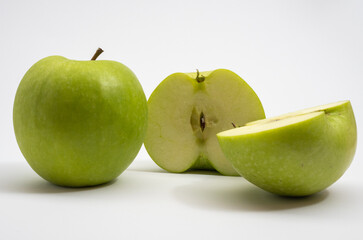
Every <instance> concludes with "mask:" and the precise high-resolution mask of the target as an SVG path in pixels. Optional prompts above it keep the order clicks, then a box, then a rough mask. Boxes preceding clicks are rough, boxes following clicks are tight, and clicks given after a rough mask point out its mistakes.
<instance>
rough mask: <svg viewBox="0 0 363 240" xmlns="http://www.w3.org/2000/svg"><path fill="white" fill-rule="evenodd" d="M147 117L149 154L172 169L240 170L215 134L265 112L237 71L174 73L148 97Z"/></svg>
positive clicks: (175, 170) (228, 172)
mask: <svg viewBox="0 0 363 240" xmlns="http://www.w3.org/2000/svg"><path fill="white" fill-rule="evenodd" d="M148 107H149V118H148V119H149V120H148V130H147V133H146V138H145V141H144V144H145V148H146V150H147V151H148V153H149V155H150V156H151V158H152V159H153V160H154V161H155V163H156V164H158V165H159V166H160V167H161V168H163V169H165V170H167V171H170V172H184V171H186V170H188V169H210V170H211V169H215V170H217V171H218V172H220V173H222V174H224V175H238V173H237V172H236V171H235V170H234V169H233V167H232V165H231V163H230V162H229V161H228V160H227V159H226V158H225V156H224V155H223V153H222V151H221V149H220V147H219V144H218V141H217V137H216V134H217V133H218V132H221V131H224V130H227V129H230V128H232V125H231V123H232V122H233V123H235V124H238V125H243V124H245V123H247V122H250V121H254V120H257V119H262V118H264V117H265V114H264V110H263V107H262V104H261V102H260V100H259V98H258V97H257V95H256V93H255V92H254V91H253V90H252V89H251V87H250V86H249V85H248V84H247V83H246V82H245V81H244V80H243V79H242V78H240V77H239V76H238V75H237V74H235V73H233V72H231V71H229V70H225V69H218V70H215V71H210V72H201V73H199V72H197V73H175V74H172V75H170V76H168V77H167V78H166V79H165V80H164V81H163V82H162V83H161V84H160V85H159V86H158V87H157V88H156V89H155V91H154V92H153V93H152V95H151V96H150V98H149V100H148Z"/></svg>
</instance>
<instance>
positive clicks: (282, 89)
mask: <svg viewBox="0 0 363 240" xmlns="http://www.w3.org/2000/svg"><path fill="white" fill-rule="evenodd" d="M362 43H363V2H362V1H321V0H316V1H313V0H311V1H241V0H236V1H229V0H223V1H213V0H209V1H197V0H191V1H190V0H183V1H161V0H153V1H146V0H145V1H138V0H133V1H106V0H103V1H93V0H87V1H86V0H84V1H76V0H72V1H69V0H62V1H47V0H44V1H39V0H37V1H25V0H24V1H17V0H12V1H5V0H0V82H1V88H0V97H1V99H0V107H1V110H0V113H1V119H0V121H1V122H0V239H4V240H5V239H6V240H8V239H228V238H236V239H257V238H260V239H262V237H264V238H265V239H341V238H344V239H363V233H362V226H363V176H362V172H363V163H362V161H361V160H362V157H363V156H362V154H363V153H362V149H361V146H362V144H361V142H360V141H359V142H358V147H357V152H356V156H355V159H354V160H353V163H352V165H351V167H350V168H349V169H348V171H347V172H346V173H345V175H344V176H343V177H342V178H341V179H340V180H339V181H338V182H337V183H335V184H334V185H333V186H331V187H330V188H329V189H328V190H325V191H323V192H321V193H320V194H317V195H314V196H312V197H308V198H302V199H286V198H280V197H276V196H274V195H272V194H269V193H266V192H264V191H262V190H260V189H258V188H257V187H254V186H253V185H251V184H249V183H248V182H246V181H244V180H243V179H242V178H239V177H224V176H219V175H215V174H212V173H210V174H205V173H204V174H201V173H198V172H196V173H191V174H170V173H167V172H165V171H163V170H161V169H159V168H158V167H157V166H156V165H155V164H154V162H153V161H152V160H151V159H150V158H149V156H148V155H147V153H146V151H145V150H144V149H142V150H141V151H140V153H139V155H138V157H137V158H136V159H135V161H134V163H133V164H132V165H131V166H130V168H129V169H128V170H126V171H125V172H124V173H123V174H122V175H121V176H120V177H119V178H118V180H116V181H114V182H112V183H110V184H107V185H104V186H101V187H95V188H85V189H67V188H60V187H57V186H54V185H52V184H49V183H47V182H45V181H44V180H42V179H41V178H40V177H38V175H36V173H35V172H33V171H32V170H31V168H30V167H29V166H28V164H27V163H26V161H25V159H24V158H23V156H22V155H21V153H20V151H19V149H18V146H17V143H16V140H15V136H14V133H13V128H12V104H13V100H14V96H15V92H16V88H17V86H18V84H19V82H20V80H21V78H22V76H23V75H24V74H25V72H26V71H27V69H29V68H30V66H31V65H32V64H34V63H35V62H36V61H38V60H39V59H41V58H43V57H46V56H49V55H62V56H65V57H68V58H71V59H82V60H84V59H90V58H91V56H92V55H93V53H94V51H95V50H96V49H97V47H102V48H103V49H104V50H105V52H104V53H103V54H102V55H101V56H100V57H99V59H110V60H116V61H120V62H122V63H124V64H125V65H127V66H128V67H130V68H131V69H132V70H133V71H134V72H135V73H136V75H137V76H138V78H139V80H140V82H141V84H142V85H143V87H144V90H145V93H146V95H147V97H148V96H150V94H151V92H152V91H153V89H154V88H155V87H156V86H157V85H158V84H159V83H160V82H161V80H163V79H164V78H165V77H166V76H168V75H169V74H171V73H174V72H192V71H195V69H196V68H198V69H199V70H200V71H205V70H212V69H216V68H227V69H231V70H233V71H234V72H236V73H237V74H239V75H240V76H242V77H243V78H244V79H245V80H246V81H247V82H248V83H249V84H250V85H251V87H252V88H253V89H254V90H255V91H256V93H257V94H258V95H259V97H260V99H261V101H262V103H263V105H264V107H265V111H266V115H267V116H274V115H278V114H282V113H286V112H290V111H295V110H299V109H301V108H305V107H312V106H316V105H321V104H325V103H330V102H335V101H339V100H345V99H349V100H351V102H352V105H353V108H354V111H355V115H356V120H357V125H358V131H359V132H358V137H359V136H362V133H363V132H362V128H361V127H362V126H363V112H362V109H363V91H362V80H363V79H362V76H363V44H362Z"/></svg>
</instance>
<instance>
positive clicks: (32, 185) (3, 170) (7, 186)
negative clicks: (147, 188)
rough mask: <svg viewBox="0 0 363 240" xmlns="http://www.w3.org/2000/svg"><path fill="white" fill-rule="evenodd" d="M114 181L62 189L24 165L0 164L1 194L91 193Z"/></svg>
mask: <svg viewBox="0 0 363 240" xmlns="http://www.w3.org/2000/svg"><path fill="white" fill-rule="evenodd" d="M116 181H117V179H116V180H113V181H111V182H108V183H105V184H101V185H97V186H92V187H80V188H69V187H62V186H58V185H55V184H52V183H50V182H48V181H46V180H44V179H42V178H41V177H40V176H38V175H37V174H36V173H35V172H34V171H33V170H32V169H31V168H30V166H29V165H27V164H26V163H21V162H13V163H11V162H8V163H4V162H2V163H0V191H2V192H12V193H30V194H31V193H33V194H34V193H37V194H51V193H71V192H81V191H92V190H96V189H99V188H103V187H106V186H109V185H112V184H114V183H115V182H116Z"/></svg>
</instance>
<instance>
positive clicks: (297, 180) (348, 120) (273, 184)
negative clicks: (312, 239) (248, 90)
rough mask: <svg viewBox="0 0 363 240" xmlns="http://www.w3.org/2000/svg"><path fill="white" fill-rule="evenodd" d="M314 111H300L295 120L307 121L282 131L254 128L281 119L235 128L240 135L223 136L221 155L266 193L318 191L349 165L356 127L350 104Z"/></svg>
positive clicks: (226, 133) (293, 124) (341, 173)
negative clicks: (255, 129)
mask: <svg viewBox="0 0 363 240" xmlns="http://www.w3.org/2000/svg"><path fill="white" fill-rule="evenodd" d="M311 110H312V111H311V113H309V110H308V111H301V112H300V113H301V114H302V116H298V117H297V118H305V119H304V120H302V121H295V122H293V123H291V124H286V125H284V126H281V127H276V128H269V127H265V128H263V130H257V131H254V130H253V128H256V127H257V128H259V127H261V124H267V125H268V124H273V123H272V122H274V121H279V118H278V117H277V118H273V119H272V120H269V119H265V120H261V121H256V122H252V123H250V124H248V125H249V126H246V127H241V128H240V129H235V131H240V132H241V134H238V133H236V134H234V133H233V132H232V131H234V130H230V131H225V132H222V133H219V134H218V135H217V137H218V140H219V143H220V146H221V148H222V151H223V153H224V154H225V155H226V157H227V159H229V160H230V161H231V162H232V165H233V167H234V168H235V169H236V170H237V172H238V173H239V174H240V175H241V176H243V177H244V178H246V179H247V180H248V181H250V182H251V183H253V184H255V185H257V186H258V187H260V188H262V189H264V190H266V191H269V192H272V193H275V194H278V195H283V196H307V195H311V194H314V193H317V192H319V191H321V190H323V189H325V188H327V187H329V186H330V185H331V184H333V183H334V182H335V181H337V180H338V179H339V178H340V177H341V176H342V175H343V173H344V172H345V171H346V169H347V168H348V167H349V165H350V163H351V161H352V159H353V157H354V154H355V149H356V144H357V129H356V122H355V118H354V114H353V110H352V106H351V104H350V102H349V101H343V102H340V103H337V104H333V105H331V106H330V107H328V108H326V109H324V107H322V108H320V109H319V108H318V107H315V108H313V109H311ZM304 114H306V115H304ZM293 115H294V114H287V118H289V117H291V116H293ZM297 115H298V114H297ZM283 117H286V116H283ZM259 124H260V126H258V125H259ZM262 127H263V126H262ZM244 128H245V129H246V130H244ZM243 132H244V133H243Z"/></svg>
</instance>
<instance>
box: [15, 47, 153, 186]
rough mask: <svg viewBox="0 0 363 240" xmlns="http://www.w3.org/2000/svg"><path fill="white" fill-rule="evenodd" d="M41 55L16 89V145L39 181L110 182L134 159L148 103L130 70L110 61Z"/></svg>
mask: <svg viewBox="0 0 363 240" xmlns="http://www.w3.org/2000/svg"><path fill="white" fill-rule="evenodd" d="M101 52H102V50H101V49H99V50H98V51H97V52H96V54H95V55H94V57H93V58H92V60H90V61H76V60H69V59H67V58H64V57H61V56H50V57H46V58H44V59H42V60H40V61H39V62H37V63H35V64H34V65H33V66H32V67H31V68H30V69H29V70H28V71H27V73H26V74H25V76H24V77H23V79H22V80H21V82H20V85H19V87H18V90H17V92H16V96H15V101H14V109H13V123H14V130H15V135H16V140H17V142H18V145H19V148H20V150H21V152H22V153H23V155H24V157H25V158H26V160H27V161H28V163H29V165H30V166H31V167H32V168H33V169H34V171H35V172H37V173H38V174H39V175H40V176H41V177H43V178H44V179H46V180H48V181H50V182H52V183H54V184H57V185H62V186H70V187H81V186H92V185H98V184H102V183H106V182H109V181H111V180H113V179H115V178H116V177H117V176H119V175H120V174H121V173H122V172H123V171H124V170H125V169H126V168H127V167H128V166H129V165H130V164H131V162H132V161H133V159H134V158H135V157H136V155H137V153H138V151H139V150H140V147H141V145H142V142H143V138H144V135H145V132H146V126H147V103H146V98H145V94H144V92H143V89H142V87H141V85H140V83H139V81H138V79H137V78H136V76H135V75H134V73H133V72H132V71H131V70H130V69H129V68H127V67H126V66H125V65H123V64H121V63H119V62H115V61H108V60H97V61H96V60H95V59H96V58H97V56H98V55H99V54H100V53H101Z"/></svg>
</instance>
